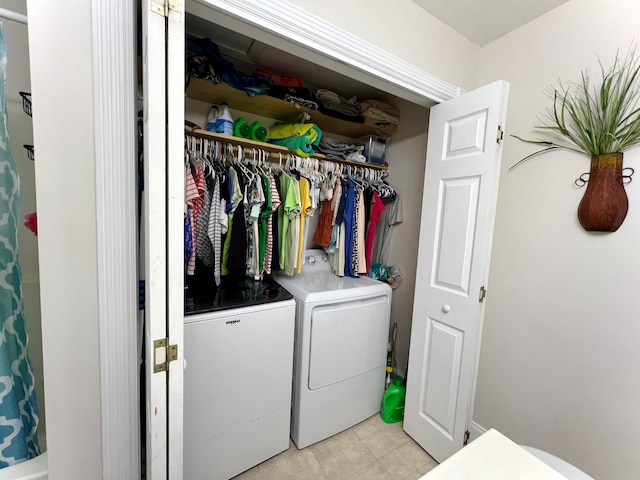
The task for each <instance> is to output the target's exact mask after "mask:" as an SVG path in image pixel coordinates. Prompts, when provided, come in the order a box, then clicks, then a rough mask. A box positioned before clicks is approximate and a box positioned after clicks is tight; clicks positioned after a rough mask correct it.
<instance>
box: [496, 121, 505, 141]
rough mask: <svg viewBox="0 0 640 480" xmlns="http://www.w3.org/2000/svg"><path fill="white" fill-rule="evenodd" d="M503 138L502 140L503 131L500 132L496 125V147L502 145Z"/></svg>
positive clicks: (499, 127)
mask: <svg viewBox="0 0 640 480" xmlns="http://www.w3.org/2000/svg"><path fill="white" fill-rule="evenodd" d="M503 138H504V131H503V130H502V127H501V126H500V125H498V136H497V138H496V142H497V143H498V145H500V144H501V143H502V139H503Z"/></svg>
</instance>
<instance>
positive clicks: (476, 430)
mask: <svg viewBox="0 0 640 480" xmlns="http://www.w3.org/2000/svg"><path fill="white" fill-rule="evenodd" d="M486 431H487V429H486V428H484V427H482V426H480V425H478V424H477V423H476V422H473V421H472V422H471V425H470V426H469V441H470V442H473V441H474V440H475V439H476V438H478V437H479V436H480V435H482V434H483V433H484V432H486Z"/></svg>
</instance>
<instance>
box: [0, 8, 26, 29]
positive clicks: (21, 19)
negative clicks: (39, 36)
mask: <svg viewBox="0 0 640 480" xmlns="http://www.w3.org/2000/svg"><path fill="white" fill-rule="evenodd" d="M0 18H6V19H7V20H13V21H14V22H18V23H24V24H25V25H26V24H27V16H26V15H23V14H22V13H18V12H14V11H12V10H8V9H6V8H0Z"/></svg>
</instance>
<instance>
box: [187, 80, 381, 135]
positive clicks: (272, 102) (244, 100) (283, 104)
mask: <svg viewBox="0 0 640 480" xmlns="http://www.w3.org/2000/svg"><path fill="white" fill-rule="evenodd" d="M186 96H187V97H188V98H192V99H194V100H200V101H202V102H206V103H209V104H220V103H222V102H227V103H228V104H229V107H231V108H232V109H234V110H240V111H242V112H248V113H253V114H255V115H262V116H263V117H269V118H275V119H277V120H280V121H284V122H287V121H293V120H294V119H295V118H296V117H297V116H298V115H300V113H302V112H306V113H308V114H309V115H310V116H311V120H310V122H311V123H315V124H316V125H317V126H318V127H320V129H321V130H322V131H323V132H328V133H333V134H336V135H340V136H343V137H348V138H359V137H364V136H365V135H380V134H379V133H378V132H377V131H376V130H375V129H374V128H372V127H370V126H368V125H365V124H364V123H355V122H349V121H346V120H341V119H339V118H334V117H330V116H328V115H324V114H323V113H321V112H319V111H318V110H310V109H308V108H305V107H302V106H299V105H295V104H293V103H291V102H287V101H285V100H280V99H279V98H274V97H270V96H269V95H256V96H253V97H250V96H249V95H247V94H246V93H245V92H243V91H242V90H238V89H236V88H233V87H232V86H230V85H228V84H226V83H219V84H217V85H214V84H212V83H211V82H209V81H208V80H202V79H199V78H192V79H191V81H190V82H189V87H188V88H187V92H186Z"/></svg>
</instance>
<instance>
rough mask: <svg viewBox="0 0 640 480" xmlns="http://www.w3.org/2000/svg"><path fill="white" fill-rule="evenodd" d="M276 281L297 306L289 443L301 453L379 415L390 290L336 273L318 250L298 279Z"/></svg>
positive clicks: (310, 255) (308, 255) (311, 254)
mask: <svg viewBox="0 0 640 480" xmlns="http://www.w3.org/2000/svg"><path fill="white" fill-rule="evenodd" d="M274 279H275V280H276V281H277V282H278V283H280V284H281V285H282V286H283V287H284V288H286V289H287V290H288V291H289V292H291V293H292V294H293V296H294V299H295V301H296V334H295V350H294V367H293V377H294V378H293V399H292V410H291V438H292V439H293V441H294V442H295V444H296V446H297V447H298V448H304V447H307V446H309V445H311V444H313V443H316V442H319V441H320V440H323V439H325V438H328V437H330V436H332V435H335V434H336V433H339V432H341V431H343V430H345V429H347V428H349V427H352V426H353V425H355V424H357V423H359V422H361V421H363V420H365V419H366V418H368V417H370V416H372V415H374V414H376V413H377V412H379V411H380V404H381V401H382V395H383V393H384V376H385V367H386V363H387V343H388V338H389V318H390V313H391V288H390V287H389V286H388V285H387V284H385V283H382V282H380V281H377V280H372V279H370V278H368V277H364V276H363V277H361V278H351V277H338V276H336V275H334V274H333V273H332V272H331V267H330V266H329V263H328V262H327V255H326V253H324V251H323V250H307V253H306V256H305V265H304V266H303V267H302V273H301V274H299V275H294V276H293V277H288V276H285V275H281V274H277V275H275V276H274Z"/></svg>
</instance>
